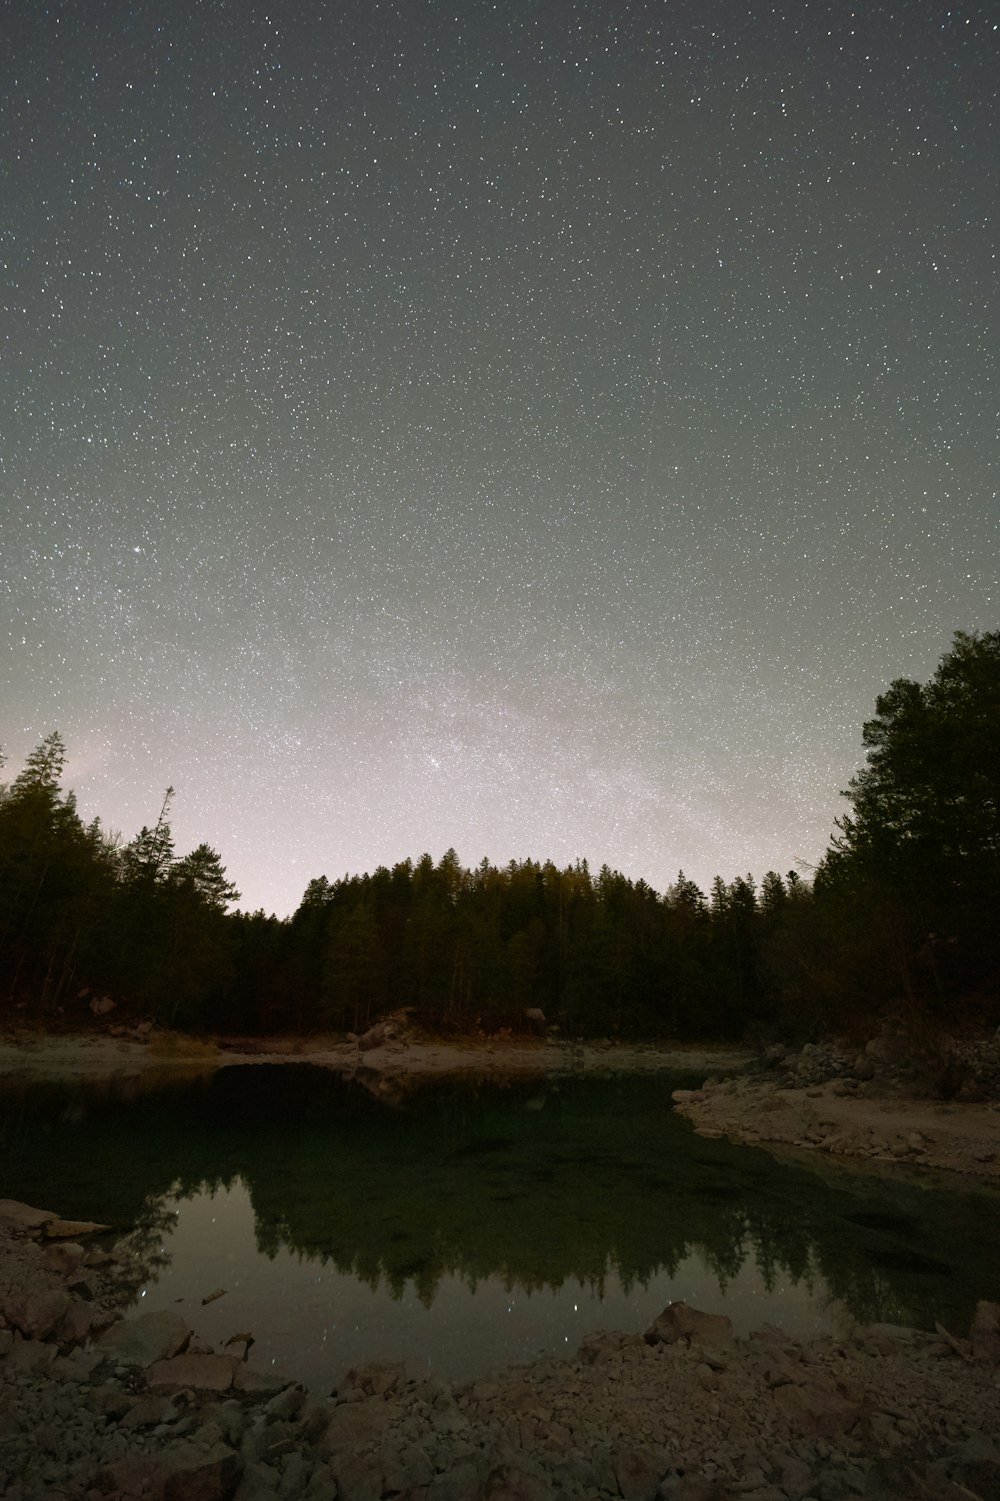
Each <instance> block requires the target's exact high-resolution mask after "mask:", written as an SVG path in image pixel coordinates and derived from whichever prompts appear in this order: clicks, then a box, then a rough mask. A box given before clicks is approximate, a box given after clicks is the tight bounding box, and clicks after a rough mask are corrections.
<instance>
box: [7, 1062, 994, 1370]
mask: <svg viewBox="0 0 1000 1501" xmlns="http://www.w3.org/2000/svg"><path fill="white" fill-rule="evenodd" d="M679 1082H682V1081H680V1080H678V1079H676V1078H673V1079H670V1078H667V1077H665V1076H660V1077H658V1078H657V1077H653V1078H634V1077H633V1078H628V1077H619V1078H611V1079H601V1080H585V1079H577V1080H572V1079H571V1080H567V1081H560V1082H559V1083H558V1084H557V1083H554V1082H549V1083H547V1084H538V1083H532V1084H517V1085H511V1086H510V1087H506V1088H504V1087H500V1086H498V1085H496V1084H495V1083H493V1084H489V1085H486V1084H480V1085H475V1084H470V1083H468V1082H467V1081H463V1082H461V1083H458V1082H455V1081H450V1082H445V1083H440V1084H437V1085H435V1086H434V1087H433V1088H431V1087H427V1088H424V1089H422V1090H420V1091H419V1092H418V1093H417V1094H415V1095H414V1096H413V1097H411V1098H410V1099H409V1100H408V1101H406V1102H405V1103H404V1104H403V1105H401V1106H395V1107H390V1106H388V1105H386V1104H383V1103H380V1102H379V1101H378V1100H376V1099H375V1098H373V1096H372V1095H371V1094H369V1093H368V1092H367V1091H366V1090H365V1089H363V1088H362V1087H361V1086H360V1085H357V1084H352V1083H347V1082H345V1081H343V1080H341V1079H339V1078H337V1077H336V1076H334V1075H332V1074H329V1073H327V1072H326V1071H324V1070H322V1069H319V1068H315V1067H312V1066H310V1065H306V1064H295V1065H286V1066H274V1067H270V1066H257V1067H250V1068H236V1067H234V1068H226V1069H222V1070H220V1071H219V1072H217V1073H215V1074H213V1075H211V1076H208V1077H204V1078H199V1079H197V1080H191V1079H188V1080H186V1081H185V1082H183V1083H172V1084H167V1083H164V1082H160V1083H159V1084H153V1083H150V1082H149V1081H146V1082H144V1083H143V1084H141V1085H140V1084H137V1083H136V1082H135V1081H131V1082H130V1083H128V1084H126V1083H121V1082H120V1083H113V1082H112V1083H104V1084H102V1085H101V1086H94V1085H86V1086H85V1085H80V1084H76V1085H72V1086H71V1085H68V1084H65V1083H61V1084H55V1083H51V1084H49V1083H40V1082H33V1083H31V1084H27V1083H25V1082H23V1081H13V1080H4V1081H0V1091H2V1092H0V1174H2V1177H0V1196H4V1197H12V1198H20V1199H25V1200H27V1201H28V1202H31V1203H35V1204H40V1205H43V1206H44V1207H47V1208H52V1209H55V1210H57V1211H59V1212H60V1213H62V1214H65V1215H69V1216H74V1217H76V1216H79V1217H86V1218H92V1219H97V1220H100V1221H104V1222H108V1223H110V1224H112V1225H114V1226H115V1227H116V1229H118V1230H119V1231H121V1232H130V1234H129V1240H128V1245H129V1248H130V1251H131V1254H132V1256H133V1264H134V1273H135V1285H136V1296H137V1301H138V1302H139V1303H140V1304H141V1305H142V1306H143V1307H147V1308H153V1307H175V1308H178V1309H179V1310H180V1311H181V1312H183V1313H184V1314H185V1316H186V1317H187V1318H188V1320H189V1322H190V1323H192V1324H193V1326H194V1327H195V1329H196V1331H197V1332H198V1334H199V1335H200V1336H201V1337H203V1338H204V1339H205V1340H207V1341H211V1342H213V1343H215V1344H221V1343H222V1342H223V1341H224V1340H225V1339H227V1338H228V1337H230V1336H231V1335H234V1334H237V1333H245V1332H248V1331H249V1332H252V1333H253V1335H254V1337H255V1341H256V1343H255V1346H254V1348H253V1351H252V1358H253V1360H254V1362H255V1363H256V1364H272V1365H274V1366H275V1367H277V1368H279V1369H281V1370H282V1371H285V1372H288V1373H289V1374H294V1375H297V1376H300V1377H302V1378H304V1379H306V1380H307V1381H309V1382H310V1383H311V1384H313V1385H315V1386H317V1387H322V1386H328V1385H330V1384H332V1383H334V1382H335V1381H336V1380H337V1379H338V1377H339V1376H340V1375H341V1374H342V1373H343V1371H344V1370H345V1369H346V1368H347V1367H348V1366H349V1365H351V1364H354V1363H356V1362H358V1361H361V1360H365V1359H404V1360H406V1361H407V1364H408V1365H409V1367H410V1368H411V1370H413V1371H414V1373H415V1374H416V1373H418V1372H424V1371H428V1370H433V1371H436V1372H438V1373H440V1374H442V1375H444V1376H446V1377H450V1378H452V1379H457V1378H465V1377H471V1376H474V1375H478V1374H482V1373H485V1372H488V1371H490V1370H492V1369H496V1368H498V1367H500V1366H503V1365H506V1364H509V1363H511V1362H514V1361H520V1360H526V1359H530V1358H533V1357H534V1356H535V1355H537V1354H539V1353H541V1352H542V1351H548V1352H550V1353H555V1352H560V1351H562V1352H564V1353H565V1352H566V1351H568V1350H573V1349H575V1348H576V1346H577V1345H578V1344H579V1342H580V1340H581V1338H582V1337H583V1336H584V1335H585V1334H586V1333H588V1332H590V1331H591V1330H592V1329H595V1328H600V1327H603V1328H625V1329H632V1330H641V1329H644V1328H645V1327H646V1326H647V1325H648V1324H649V1323H650V1322H651V1320H652V1319H653V1318H654V1317H655V1315H656V1314H657V1313H658V1312H659V1311H660V1310H661V1309H662V1307H663V1306H664V1305H665V1304H666V1303H667V1302H668V1301H669V1300H671V1299H677V1298H684V1299H686V1300H687V1301H688V1302H691V1303H694V1304H696V1305H697V1306H698V1307H702V1308H706V1309H710V1310H712V1311H725V1312H727V1313H728V1314H729V1315H730V1316H731V1317H732V1318H733V1320H734V1322H735V1323H736V1325H737V1327H738V1329H742V1330H746V1329H749V1328H752V1327H755V1326H757V1325H759V1324H760V1323H762V1322H764V1321H765V1320H770V1321H771V1322H774V1323H779V1324H781V1325H782V1326H783V1327H785V1328H786V1329H787V1330H788V1331H789V1332H790V1333H797V1334H806V1333H810V1332H813V1331H815V1330H819V1329H824V1328H830V1327H835V1326H836V1323H837V1321H838V1320H839V1319H840V1318H842V1316H843V1314H844V1313H845V1312H846V1313H849V1314H851V1315H853V1316H855V1317H857V1318H861V1319H865V1320H873V1319H884V1320H892V1321H900V1322H910V1323H916V1324H921V1325H923V1326H925V1327H929V1326H931V1325H933V1323H934V1321H935V1320H939V1321H940V1322H942V1323H944V1324H946V1325H947V1326H948V1327H949V1328H951V1329H953V1330H955V1331H957V1332H964V1330H965V1328H966V1327H967V1325H968V1321H969V1318H970V1316H971V1312H972V1308H973V1305H974V1303H975V1301H976V1299H977V1298H981V1297H992V1298H996V1297H997V1296H998V1291H1000V1290H998V1286H997V1272H996V1253H995V1247H996V1244H997V1241H998V1236H1000V1199H998V1198H997V1197H995V1196H988V1195H984V1194H979V1193H976V1192H973V1191H967V1190H965V1189H963V1188H962V1187H961V1186H957V1187H956V1186H948V1187H941V1186H940V1185H937V1186H935V1187H933V1188H932V1187H929V1186H920V1185H919V1184H917V1183H913V1182H909V1183H907V1182H904V1181H896V1180H892V1179H886V1178H875V1177H866V1176H865V1175H863V1174H861V1173H858V1172H853V1171H845V1172H842V1173H840V1174H839V1175H833V1176H832V1177H831V1165H830V1164H829V1162H828V1161H827V1160H826V1159H822V1160H821V1161H817V1168H818V1169H821V1171H822V1174H823V1176H821V1175H820V1173H819V1172H816V1173H814V1172H812V1171H810V1170H809V1169H807V1168H803V1167H791V1166H780V1165H778V1164H777V1163H775V1162H774V1161H773V1160H772V1159H771V1158H770V1157H768V1156H767V1155H766V1154H765V1153H764V1152H761V1151H755V1150H752V1149H747V1148H739V1147H734V1146H731V1145H729V1144H727V1143H725V1142H719V1141H705V1140H702V1139H701V1138H699V1137H697V1136H695V1135H694V1134H693V1132H692V1131H691V1130H690V1128H689V1127H688V1126H687V1125H686V1124H685V1123H684V1122H683V1121H682V1120H681V1119H680V1118H679V1117H678V1116H677V1115H676V1114H675V1113H674V1111H673V1109H672V1107H671V1102H670V1091H671V1089H672V1088H673V1087H675V1086H676V1085H677V1084H678V1083H679ZM684 1082H690V1081H684ZM219 1289H224V1290H225V1295H224V1296H223V1297H221V1298H216V1299H215V1300H213V1301H212V1302H210V1303H208V1304H205V1305H203V1303H202V1299H203V1298H205V1297H208V1296H209V1295H210V1294H211V1293H213V1292H216V1291H217V1290H219Z"/></svg>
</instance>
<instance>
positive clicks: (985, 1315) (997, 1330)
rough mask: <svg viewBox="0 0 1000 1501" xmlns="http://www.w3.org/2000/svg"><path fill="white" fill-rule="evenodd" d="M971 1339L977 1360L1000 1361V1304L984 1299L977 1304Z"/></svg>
mask: <svg viewBox="0 0 1000 1501" xmlns="http://www.w3.org/2000/svg"><path fill="white" fill-rule="evenodd" d="M969 1339H970V1340H971V1342H972V1354H973V1358H974V1359H975V1360H1000V1303H987V1302H986V1301H985V1299H983V1300H981V1301H980V1302H978V1303H977V1304H976V1311H975V1313H974V1314H973V1315H972V1323H971V1325H970V1326H969Z"/></svg>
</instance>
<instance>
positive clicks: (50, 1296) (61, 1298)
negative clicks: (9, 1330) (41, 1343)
mask: <svg viewBox="0 0 1000 1501" xmlns="http://www.w3.org/2000/svg"><path fill="white" fill-rule="evenodd" d="M72 1305H73V1300H72V1298H71V1297H70V1295H69V1293H68V1292H67V1291H66V1290H65V1288H62V1287H57V1288H47V1287H45V1288H40V1287H22V1288H20V1289H19V1290H18V1291H17V1292H15V1293H14V1294H13V1295H12V1296H11V1297H9V1298H8V1299H7V1301H6V1303H5V1304H4V1310H3V1311H4V1314H5V1316H6V1319H7V1322H8V1324H12V1325H13V1327H14V1328H15V1329H19V1330H20V1331H21V1333H22V1334H23V1335H24V1337H25V1338H26V1339H45V1337H46V1336H47V1335H49V1334H52V1333H53V1332H54V1331H55V1329H56V1327H57V1325H58V1324H60V1323H61V1322H62V1320H63V1319H64V1318H65V1317H66V1315H67V1314H68V1313H69V1311H70V1308H71V1307H72Z"/></svg>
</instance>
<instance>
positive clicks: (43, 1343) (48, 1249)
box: [0, 1201, 1000, 1501]
mask: <svg viewBox="0 0 1000 1501" xmlns="http://www.w3.org/2000/svg"><path fill="white" fill-rule="evenodd" d="M53 1220H54V1216H52V1215H51V1213H49V1212H46V1211H34V1212H32V1211H30V1210H27V1211H26V1206H23V1205H22V1206H18V1205H12V1204H11V1203H10V1202H9V1201H8V1202H5V1203H2V1204H0V1307H2V1310H3V1312H2V1315H0V1440H2V1443H0V1493H2V1494H4V1495H5V1496H6V1497H7V1498H8V1501H42V1498H45V1501H99V1498H121V1501H124V1498H126V1497H139V1496H144V1497H148V1498H152V1501H185V1498H186V1501H193V1498H197V1501H231V1498H235V1501H268V1498H272V1497H275V1496H280V1497H294V1498H300V1497H301V1498H304V1501H338V1498H339V1501H383V1498H390V1497H392V1498H395V1501H546V1498H549V1497H555V1496H558V1497H563V1498H565V1501H657V1498H660V1501H737V1498H740V1501H805V1498H813V1501H844V1498H850V1497H865V1498H867V1501H880V1498H881V1501H933V1498H938V1501H996V1498H997V1496H1000V1449H998V1447H997V1443H996V1438H997V1431H998V1424H997V1417H998V1412H1000V1308H998V1307H997V1305H995V1304H980V1305H979V1307H978V1309H977V1313H976V1318H975V1320H974V1324H973V1328H972V1330H971V1331H969V1336H970V1337H969V1338H967V1339H959V1338H955V1337H954V1332H948V1331H942V1332H941V1333H939V1334H936V1335H929V1334H922V1333H918V1332H916V1331H913V1330H907V1329H901V1328H896V1327H890V1326H874V1327H871V1328H868V1329H854V1330H851V1331H848V1332H846V1333H845V1334H844V1335H843V1336H842V1337H839V1338H831V1337H825V1338H821V1339H816V1340H813V1341H810V1342H808V1343H804V1344H798V1343H795V1342H793V1341H791V1340H789V1339H787V1338H786V1337H785V1336H784V1335H783V1334H782V1333H781V1332H780V1331H779V1330H775V1329H769V1328H766V1329H763V1330H760V1331H758V1332H757V1333H756V1334H755V1335H753V1336H751V1337H750V1338H749V1339H747V1340H736V1339H734V1337H733V1334H732V1329H731V1326H730V1325H729V1321H728V1319H725V1318H721V1317H718V1316H712V1315H706V1314H699V1313H698V1312H697V1311H695V1310H691V1309H687V1308H686V1307H685V1305H684V1304H674V1305H672V1306H671V1307H670V1308H669V1309H667V1310H665V1313H664V1315H663V1316H662V1317H661V1318H660V1319H658V1320H657V1321H656V1323H655V1324H654V1326H653V1327H652V1328H651V1329H650V1330H649V1331H648V1332H647V1334H646V1336H645V1338H643V1337H642V1336H638V1335H636V1336H629V1335H622V1334H608V1333H599V1334H595V1335H592V1336H591V1337H589V1338H588V1339H587V1340H585V1341H584V1343H583V1345H582V1346H581V1348H580V1350H579V1351H578V1353H577V1355H576V1356H575V1357H574V1358H572V1359H570V1360H565V1361H555V1360H546V1361H541V1362H538V1363H536V1364H534V1365H532V1366H530V1367H526V1368H521V1369H514V1370H509V1371H505V1372H501V1373H500V1374H498V1375H497V1376H496V1377H495V1378H493V1379H491V1380H481V1381H477V1382H475V1383H473V1384H471V1385H468V1386H458V1387H453V1386H449V1385H448V1384H447V1383H445V1382H443V1381H440V1380H432V1381H426V1380H425V1381H414V1380H410V1379H408V1378H407V1375H406V1372H405V1371H404V1370H403V1369H402V1368H401V1367H398V1366H366V1367H362V1368H359V1369H355V1370H352V1371H349V1372H346V1373H345V1374H344V1376H343V1378H342V1379H341V1380H340V1381H339V1382H338V1385H337V1387H336V1389H335V1391H333V1392H331V1393H329V1394H324V1395H323V1396H322V1397H321V1398H320V1399H319V1400H316V1399H315V1398H314V1397H312V1398H311V1397H309V1396H308V1395H307V1394H306V1392H305V1391H304V1390H303V1389H302V1388H301V1387H299V1386H297V1385H296V1384H294V1383H288V1382H286V1381H283V1380H281V1379H278V1378H275V1377H273V1376H271V1375H270V1374H268V1373H267V1372H259V1371H255V1370H254V1369H253V1366H252V1363H251V1362H250V1361H248V1360H246V1359H243V1358H241V1356H243V1354H244V1353H245V1352H244V1351H243V1350H242V1349H241V1347H240V1345H239V1344H237V1345H236V1346H235V1348H229V1349H222V1350H212V1349H209V1348H207V1347H202V1348H200V1349H199V1348H196V1347H195V1344H194V1341H193V1340H192V1337H191V1333H190V1331H189V1330H188V1329H187V1328H186V1327H185V1326H184V1323H183V1320H182V1319H181V1318H180V1317H179V1316H178V1315H176V1314H173V1313H160V1314H150V1315H141V1316H138V1317H130V1318H126V1319H122V1320H117V1319H116V1318H115V1308H114V1304H115V1296H116V1292H115V1290H116V1287H117V1286H118V1285H119V1280H120V1279H118V1278H117V1277H116V1271H117V1270H119V1268H118V1263H117V1258H116V1255H115V1251H114V1248H113V1247H112V1248H110V1249H108V1248H106V1247H104V1246H102V1245H101V1244H100V1242H98V1243H97V1244H96V1246H95V1236H94V1233H93V1232H91V1231H90V1230H88V1229H87V1227H84V1226H72V1227H71V1226H65V1225H61V1226H60V1225H58V1224H57V1223H55V1224H54V1223H53ZM66 1236H72V1237H73V1238H72V1239H67V1238H66ZM88 1246H90V1247H91V1249H89V1250H88V1249H87V1247H88Z"/></svg>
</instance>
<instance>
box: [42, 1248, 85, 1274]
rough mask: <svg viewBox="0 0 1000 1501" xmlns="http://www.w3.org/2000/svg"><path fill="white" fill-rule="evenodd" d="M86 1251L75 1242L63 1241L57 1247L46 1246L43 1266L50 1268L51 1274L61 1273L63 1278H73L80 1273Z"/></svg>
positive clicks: (43, 1253)
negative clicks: (75, 1273) (76, 1273)
mask: <svg viewBox="0 0 1000 1501" xmlns="http://www.w3.org/2000/svg"><path fill="white" fill-rule="evenodd" d="M86 1254H87V1253H86V1251H85V1250H84V1249H83V1247H82V1246H79V1245H77V1244H76V1242H75V1241H63V1242H60V1243H59V1244H57V1245H52V1246H46V1247H45V1250H44V1251H43V1252H42V1265H43V1266H46V1267H48V1269H49V1271H51V1272H61V1273H62V1275H63V1276H66V1277H71V1276H72V1275H73V1273H74V1272H76V1271H79V1269H80V1267H81V1266H82V1265H83V1261H84V1257H85V1256H86Z"/></svg>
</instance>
